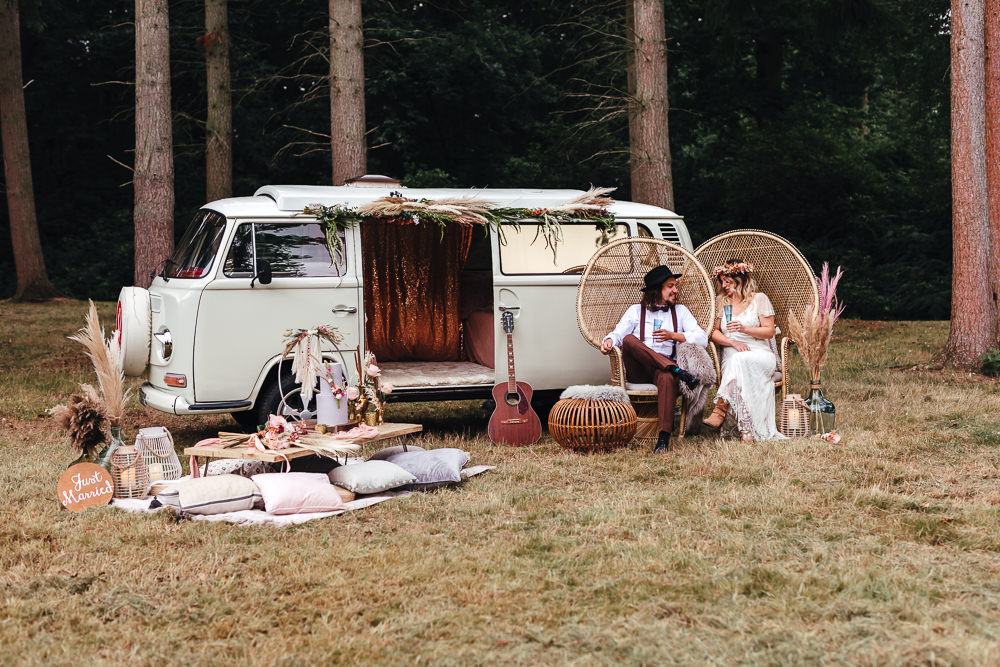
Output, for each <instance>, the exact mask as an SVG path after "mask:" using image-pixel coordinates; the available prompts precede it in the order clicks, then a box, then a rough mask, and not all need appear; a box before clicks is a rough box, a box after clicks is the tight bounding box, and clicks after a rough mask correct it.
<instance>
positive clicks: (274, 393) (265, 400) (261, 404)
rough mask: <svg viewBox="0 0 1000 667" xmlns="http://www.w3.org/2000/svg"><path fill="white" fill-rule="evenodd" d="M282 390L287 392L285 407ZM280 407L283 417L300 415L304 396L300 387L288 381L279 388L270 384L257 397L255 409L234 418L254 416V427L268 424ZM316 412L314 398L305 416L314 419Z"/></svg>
mask: <svg viewBox="0 0 1000 667" xmlns="http://www.w3.org/2000/svg"><path fill="white" fill-rule="evenodd" d="M282 389H284V390H285V402H284V405H282V401H281V390H282ZM279 407H280V410H281V414H282V415H283V416H288V415H290V414H298V413H299V412H301V411H302V396H301V394H299V385H297V384H295V383H294V382H291V381H290V380H288V379H286V380H285V382H283V383H282V384H281V387H278V383H277V382H271V383H269V384H268V385H267V386H265V387H264V389H262V390H261V392H260V394H259V395H258V396H257V403H256V404H255V405H254V406H253V409H251V410H248V411H247V412H241V413H235V414H234V418H235V415H236V414H244V415H251V414H252V415H253V420H256V421H254V426H256V425H257V424H266V423H267V418H268V417H269V416H271V415H276V414H278V410H279ZM315 412H316V399H315V398H313V400H311V401H310V402H309V405H308V406H307V414H306V415H305V416H307V417H310V418H311V417H314V416H315ZM237 421H239V420H237ZM241 424H242V422H241Z"/></svg>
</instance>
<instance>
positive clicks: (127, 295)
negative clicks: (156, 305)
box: [115, 287, 153, 377]
mask: <svg viewBox="0 0 1000 667" xmlns="http://www.w3.org/2000/svg"><path fill="white" fill-rule="evenodd" d="M152 321H153V320H152V312H151V309H150V305H149V290H145V289H143V288H141V287H123V288H122V291H121V292H119V294H118V310H117V313H116V315H115V329H116V330H117V331H118V332H119V338H118V346H119V349H120V350H121V364H122V370H123V371H124V372H125V375H128V376H131V377H138V376H140V375H142V374H143V373H145V372H146V366H148V365H149V346H150V341H151V339H152V330H151V329H152Z"/></svg>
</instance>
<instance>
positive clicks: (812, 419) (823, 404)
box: [806, 380, 837, 435]
mask: <svg viewBox="0 0 1000 667" xmlns="http://www.w3.org/2000/svg"><path fill="white" fill-rule="evenodd" d="M809 389H810V390H811V393H810V396H809V400H808V401H806V404H807V405H808V406H809V432H810V433H811V434H812V435H822V434H824V433H829V432H830V431H832V430H833V429H834V428H835V422H836V419H837V408H836V407H834V405H833V403H832V402H831V401H830V400H829V399H827V398H826V396H824V395H823V390H822V389H821V383H820V382H819V381H818V380H817V381H816V382H813V383H811V384H810V385H809Z"/></svg>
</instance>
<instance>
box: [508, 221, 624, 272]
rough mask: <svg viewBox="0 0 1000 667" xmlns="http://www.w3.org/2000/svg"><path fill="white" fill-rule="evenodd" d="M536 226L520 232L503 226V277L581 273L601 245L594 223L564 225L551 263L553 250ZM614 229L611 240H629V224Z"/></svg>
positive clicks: (526, 227)
mask: <svg viewBox="0 0 1000 667" xmlns="http://www.w3.org/2000/svg"><path fill="white" fill-rule="evenodd" d="M538 227H539V225H538V224H536V223H522V224H521V229H520V230H518V229H516V228H514V227H508V226H506V225H505V226H504V228H503V233H504V240H505V241H506V243H504V242H503V241H501V242H500V271H501V272H503V273H504V275H508V276H509V275H524V274H540V273H541V274H546V273H547V274H552V273H580V272H581V271H582V270H583V268H584V267H585V266H586V264H587V262H588V261H589V260H590V256H591V255H593V254H594V251H595V250H597V248H599V247H600V244H601V232H600V231H599V230H598V229H597V227H596V226H595V225H594V224H592V223H581V224H568V225H563V226H562V233H563V238H562V240H561V241H560V242H559V244H558V245H557V246H556V259H555V262H553V261H552V249H551V248H547V247H545V240H544V239H543V238H542V236H541V234H539V233H538V232H539V230H538ZM617 228H618V230H617V233H616V234H615V235H613V236H611V240H615V239H623V238H628V236H629V232H628V225H626V224H621V223H619V224H618V225H617Z"/></svg>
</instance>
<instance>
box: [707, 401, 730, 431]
mask: <svg viewBox="0 0 1000 667" xmlns="http://www.w3.org/2000/svg"><path fill="white" fill-rule="evenodd" d="M728 411H729V403H726V399H724V398H717V399H715V409H713V410H712V414H710V415H709V416H708V419H706V420H705V421H703V422H702V423H703V424H704V425H705V426H708V427H710V428H719V427H720V426H722V422H724V421H726V413H727V412H728Z"/></svg>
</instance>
